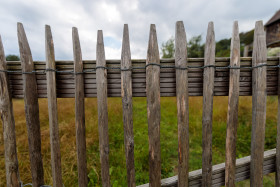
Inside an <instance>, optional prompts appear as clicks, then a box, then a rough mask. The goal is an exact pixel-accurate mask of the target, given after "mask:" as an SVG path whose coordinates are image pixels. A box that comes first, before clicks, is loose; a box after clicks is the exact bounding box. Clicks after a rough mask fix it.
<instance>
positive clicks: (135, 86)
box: [7, 57, 280, 98]
mask: <svg viewBox="0 0 280 187" xmlns="http://www.w3.org/2000/svg"><path fill="white" fill-rule="evenodd" d="M229 62H230V58H216V59H215V65H216V66H221V67H225V66H228V65H229ZM279 62H280V58H279V57H270V58H268V59H267V64H268V65H278V64H279ZM83 63H84V69H85V70H86V69H91V68H94V67H96V61H93V60H92V61H90V60H88V61H83ZM106 63H107V67H120V60H107V61H106ZM34 64H35V70H43V69H45V68H46V67H45V62H42V61H40V62H38V61H37V62H36V61H35V62H34ZM160 64H161V65H166V66H167V65H170V66H174V64H175V60H174V59H161V61H160ZM240 64H241V67H242V66H247V67H251V66H252V58H250V57H243V58H241V62H240ZM145 65H146V60H145V59H140V60H132V66H133V67H144V66H145ZM188 65H189V66H203V65H204V59H203V58H196V59H193V58H189V59H188ZM56 68H57V69H58V70H73V61H56ZM7 69H8V70H21V64H20V62H7ZM107 72H108V75H107V76H108V97H120V96H121V72H120V70H111V69H110V70H108V71H107ZM8 76H9V80H10V87H11V93H12V97H13V98H23V81H22V75H21V74H19V73H17V74H16V73H12V74H9V75H8ZM36 78H37V89H38V97H39V98H46V97H47V84H46V75H45V74H37V75H36ZM56 81H57V96H58V97H60V98H74V97H75V84H74V83H75V81H74V75H72V74H61V73H59V74H57V80H56ZM277 81H278V69H277V68H269V67H268V68H267V94H268V95H277V89H278V85H277ZM188 83H189V84H188V87H189V95H190V96H202V94H203V93H202V92H203V70H201V69H189V70H188ZM84 84H85V97H96V93H97V89H96V74H95V73H86V74H85V75H84ZM228 86H229V69H216V70H215V78H214V95H216V96H226V95H228V90H229V87H228ZM132 91H133V93H132V96H133V97H145V96H146V70H145V69H137V70H135V69H134V70H133V72H132ZM160 93H161V96H164V97H167V96H176V73H175V70H174V68H162V69H161V70H160ZM240 95H241V96H248V95H252V70H250V69H241V70H240Z"/></svg>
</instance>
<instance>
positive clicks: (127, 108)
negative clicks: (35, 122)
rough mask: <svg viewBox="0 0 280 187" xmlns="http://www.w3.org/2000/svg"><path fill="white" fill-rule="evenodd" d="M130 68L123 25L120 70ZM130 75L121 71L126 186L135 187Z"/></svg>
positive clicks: (127, 42)
mask: <svg viewBox="0 0 280 187" xmlns="http://www.w3.org/2000/svg"><path fill="white" fill-rule="evenodd" d="M131 67H132V64H131V55H130V44H129V32H128V25H127V24H125V25H124V29H123V44H122V58H121V69H130V68H131ZM131 75H132V70H128V71H121V94H122V105H123V128H124V146H125V156H126V170H127V184H128V186H129V187H133V186H135V169H134V137H133V115H132V79H131Z"/></svg>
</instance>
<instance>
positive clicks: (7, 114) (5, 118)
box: [0, 36, 20, 187]
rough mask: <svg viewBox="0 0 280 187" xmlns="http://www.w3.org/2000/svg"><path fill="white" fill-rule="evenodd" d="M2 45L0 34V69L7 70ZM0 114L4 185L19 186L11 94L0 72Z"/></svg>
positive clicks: (5, 77)
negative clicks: (4, 169)
mask: <svg viewBox="0 0 280 187" xmlns="http://www.w3.org/2000/svg"><path fill="white" fill-rule="evenodd" d="M5 58H6V57H5V53H4V47H3V44H2V39H1V36H0V70H2V71H5V70H7V63H6V59H5ZM0 114H1V119H2V124H3V137H4V151H5V166H6V182H7V183H6V185H7V186H10V187H19V186H20V177H19V171H18V158H17V146H16V133H15V119H14V112H13V103H12V96H11V93H10V91H9V80H8V75H7V73H5V72H0Z"/></svg>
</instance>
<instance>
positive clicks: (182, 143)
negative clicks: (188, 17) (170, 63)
mask: <svg viewBox="0 0 280 187" xmlns="http://www.w3.org/2000/svg"><path fill="white" fill-rule="evenodd" d="M187 65H188V60H187V37H186V32H185V27H184V24H183V22H182V21H178V22H177V23H176V33H175V66H176V67H177V69H176V97H177V118H178V122H177V123H178V186H185V187H187V186H188V182H189V180H188V179H189V168H188V165H189V163H188V162H189V93H188V91H189V89H188V70H187V69H183V68H187ZM178 68H182V69H178Z"/></svg>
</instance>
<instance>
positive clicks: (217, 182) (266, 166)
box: [138, 149, 276, 187]
mask: <svg viewBox="0 0 280 187" xmlns="http://www.w3.org/2000/svg"><path fill="white" fill-rule="evenodd" d="M275 157H276V149H271V150H268V151H265V152H264V153H263V159H264V162H263V173H264V174H268V173H272V172H274V171H275ZM250 162H251V156H247V157H243V158H240V159H237V160H236V170H235V172H236V173H235V182H239V181H242V180H246V179H249V178H250ZM188 180H189V186H191V187H193V186H201V180H202V169H199V170H195V171H192V172H190V173H189V179H188ZM212 185H213V186H223V185H225V163H221V164H217V165H214V166H213V177H212ZM148 186H149V184H143V185H140V186H138V187H148ZM161 186H166V187H167V186H168V187H171V186H172V187H173V186H178V176H177V175H176V176H173V177H169V178H166V179H162V180H161Z"/></svg>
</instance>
